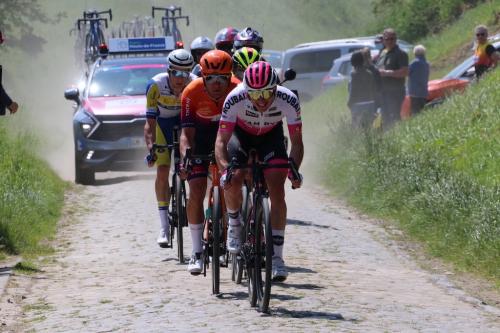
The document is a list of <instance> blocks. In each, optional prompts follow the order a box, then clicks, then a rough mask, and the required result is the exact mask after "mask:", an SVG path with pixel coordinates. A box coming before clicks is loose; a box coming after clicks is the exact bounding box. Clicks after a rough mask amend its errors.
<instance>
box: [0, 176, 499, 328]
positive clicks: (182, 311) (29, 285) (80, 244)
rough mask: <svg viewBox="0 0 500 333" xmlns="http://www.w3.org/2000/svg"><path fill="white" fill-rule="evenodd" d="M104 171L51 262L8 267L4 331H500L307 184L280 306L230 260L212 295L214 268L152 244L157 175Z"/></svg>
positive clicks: (1, 317)
mask: <svg viewBox="0 0 500 333" xmlns="http://www.w3.org/2000/svg"><path fill="white" fill-rule="evenodd" d="M104 177H105V178H101V179H100V180H99V181H98V186H90V187H85V188H83V187H82V188H79V190H78V191H77V192H75V193H74V194H72V195H70V196H69V197H68V208H67V214H66V218H65V220H64V221H62V228H61V230H60V232H59V234H58V237H57V241H56V249H57V252H56V254H55V255H53V256H51V257H49V258H45V260H43V266H42V267H43V272H39V273H36V274H34V275H32V276H18V275H14V276H12V277H11V279H10V281H9V283H8V288H7V290H6V292H5V293H4V295H3V296H2V297H1V299H0V322H1V323H3V324H2V326H0V331H2V332H25V331H34V332H167V331H168V332H184V331H190V332H216V331H222V332H227V331H234V332H244V331H263V332H277V331H281V332H332V331H335V332H499V331H500V309H499V308H497V307H494V306H489V305H485V304H483V303H482V302H481V301H480V300H478V299H476V298H474V297H470V296H468V295H467V293H465V292H463V291H462V290H460V289H458V288H456V287H455V286H454V285H453V284H452V283H451V282H450V281H449V279H448V278H447V276H446V275H443V274H435V273H430V272H428V271H424V270H422V269H421V268H419V265H417V264H416V263H415V262H414V261H413V260H412V259H411V257H410V256H409V255H408V254H407V253H406V252H405V251H403V250H401V248H400V247H399V246H398V245H397V244H396V242H394V241H393V239H392V238H391V237H389V236H388V235H387V233H386V231H385V230H384V229H383V228H382V227H380V226H378V225H377V224H374V223H371V222H369V221H367V220H365V219H362V218H360V217H358V216H357V215H356V214H353V213H352V212H350V211H349V210H347V209H346V208H345V207H343V206H342V205H341V204H339V203H337V202H335V201H333V200H332V199H330V198H328V197H327V196H326V195H325V194H324V193H322V192H321V190H319V189H317V188H314V187H307V186H306V187H305V188H303V189H301V190H298V191H291V190H290V191H289V192H288V193H287V196H288V203H289V204H288V207H289V210H288V216H289V225H288V228H287V234H286V245H285V256H286V264H287V266H288V267H289V269H290V272H291V274H290V277H289V279H288V280H287V281H286V283H284V284H277V285H274V286H273V289H272V294H273V297H272V299H271V314H270V315H262V314H260V313H258V312H256V311H255V310H253V309H251V308H250V306H249V303H248V300H247V294H246V292H247V289H246V286H244V285H240V286H237V285H235V284H234V283H233V282H231V280H230V274H229V270H226V269H223V270H222V272H223V275H222V285H221V291H222V295H221V297H214V296H212V295H211V294H210V290H211V289H210V288H211V287H210V283H211V281H210V277H209V275H207V277H203V276H198V277H194V276H191V275H189V274H188V273H187V272H186V266H185V265H180V264H178V263H177V261H176V260H175V259H174V258H175V254H174V252H173V251H172V250H164V249H160V248H158V247H157V245H156V244H155V238H156V234H157V227H158V221H157V212H156V209H155V200H154V194H153V178H152V177H151V175H148V174H140V175H136V174H130V173H108V174H105V175H104ZM75 206H81V207H83V208H72V207H75ZM185 238H186V239H189V235H188V232H187V231H186V232H185ZM188 249H190V244H186V248H185V251H186V252H189V251H188Z"/></svg>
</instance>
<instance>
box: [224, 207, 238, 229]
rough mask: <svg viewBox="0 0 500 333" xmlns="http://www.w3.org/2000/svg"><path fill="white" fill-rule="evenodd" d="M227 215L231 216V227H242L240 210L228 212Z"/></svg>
mask: <svg viewBox="0 0 500 333" xmlns="http://www.w3.org/2000/svg"><path fill="white" fill-rule="evenodd" d="M227 215H228V216H229V226H230V227H232V226H239V225H241V214H240V211H239V210H229V209H228V210H227Z"/></svg>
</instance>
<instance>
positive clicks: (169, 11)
mask: <svg viewBox="0 0 500 333" xmlns="http://www.w3.org/2000/svg"><path fill="white" fill-rule="evenodd" d="M157 10H161V11H164V12H165V16H166V17H169V14H172V15H173V16H174V17H175V12H179V16H182V8H181V7H179V6H170V7H155V6H153V7H152V8H151V13H152V15H151V16H153V17H155V11H157Z"/></svg>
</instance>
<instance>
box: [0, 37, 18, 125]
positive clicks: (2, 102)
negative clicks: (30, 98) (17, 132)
mask: <svg viewBox="0 0 500 333" xmlns="http://www.w3.org/2000/svg"><path fill="white" fill-rule="evenodd" d="M3 41H4V40H3V35H2V31H0V44H2V43H3ZM6 108H7V109H9V111H10V113H16V112H17V109H18V108H19V105H18V104H17V103H16V102H14V101H13V100H12V99H11V98H10V97H9V95H8V94H7V93H6V92H5V89H4V88H3V85H2V66H1V65H0V116H4V115H5V109H6Z"/></svg>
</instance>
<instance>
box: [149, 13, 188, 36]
mask: <svg viewBox="0 0 500 333" xmlns="http://www.w3.org/2000/svg"><path fill="white" fill-rule="evenodd" d="M158 10H160V11H163V12H164V16H163V17H162V18H161V26H162V27H163V29H164V35H165V36H173V37H174V43H177V42H178V41H182V37H181V33H180V31H179V29H178V28H177V20H179V19H185V20H186V25H187V26H189V16H183V15H182V8H181V7H178V6H170V7H154V6H153V7H152V11H151V12H152V16H153V18H154V17H155V11H158ZM176 14H178V16H176ZM170 21H172V29H170Z"/></svg>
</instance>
